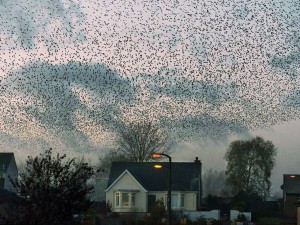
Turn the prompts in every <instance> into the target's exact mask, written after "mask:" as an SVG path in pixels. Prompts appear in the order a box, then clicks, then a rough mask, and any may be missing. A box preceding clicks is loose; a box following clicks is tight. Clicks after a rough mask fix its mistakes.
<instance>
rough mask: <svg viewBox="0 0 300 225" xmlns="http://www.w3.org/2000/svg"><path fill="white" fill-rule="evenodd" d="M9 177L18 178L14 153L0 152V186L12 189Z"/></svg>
mask: <svg viewBox="0 0 300 225" xmlns="http://www.w3.org/2000/svg"><path fill="white" fill-rule="evenodd" d="M10 178H11V179H15V180H16V179H17V178H18V169H17V165H16V161H15V157H14V153H9V152H0V188H2V189H6V190H9V191H10V190H12V189H13V186H12V184H11V182H10Z"/></svg>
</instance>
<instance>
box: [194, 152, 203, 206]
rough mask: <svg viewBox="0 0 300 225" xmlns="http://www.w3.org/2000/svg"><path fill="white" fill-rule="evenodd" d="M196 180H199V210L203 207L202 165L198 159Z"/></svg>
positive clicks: (195, 161) (195, 169) (196, 162)
mask: <svg viewBox="0 0 300 225" xmlns="http://www.w3.org/2000/svg"><path fill="white" fill-rule="evenodd" d="M194 178H196V179H197V180H198V193H197V210H200V209H201V206H202V163H201V161H200V160H199V159H198V157H196V158H195V160H194Z"/></svg>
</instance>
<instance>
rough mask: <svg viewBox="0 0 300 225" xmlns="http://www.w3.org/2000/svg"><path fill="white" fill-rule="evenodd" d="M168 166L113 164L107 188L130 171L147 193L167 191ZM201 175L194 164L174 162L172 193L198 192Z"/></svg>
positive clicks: (143, 163)
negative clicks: (156, 167) (125, 172)
mask: <svg viewBox="0 0 300 225" xmlns="http://www.w3.org/2000/svg"><path fill="white" fill-rule="evenodd" d="M198 162H200V161H198ZM156 164H161V165H162V166H163V168H161V169H155V168H154V165H156ZM168 164H169V163H168V162H159V163H158V162H139V163H137V162H113V163H112V167H111V170H110V175H109V179H108V183H107V187H110V186H111V184H113V182H114V181H115V180H116V179H118V177H119V176H120V175H121V174H122V173H123V172H124V171H125V170H128V171H129V172H130V174H132V176H134V178H135V179H136V180H137V181H138V182H139V183H140V184H141V185H142V186H143V187H144V188H145V189H146V190H147V191H165V190H167V188H168ZM195 171H197V173H196V172H195ZM199 173H200V169H199V170H198V169H196V167H195V163H194V162H173V163H172V185H171V186H172V191H197V190H198V177H199Z"/></svg>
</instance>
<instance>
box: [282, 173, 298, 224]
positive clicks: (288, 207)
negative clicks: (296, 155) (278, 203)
mask: <svg viewBox="0 0 300 225" xmlns="http://www.w3.org/2000/svg"><path fill="white" fill-rule="evenodd" d="M299 198H300V175H295V174H284V175H283V204H284V216H286V217H290V218H292V217H294V218H295V217H296V215H297V209H296V203H297V200H298V199H299Z"/></svg>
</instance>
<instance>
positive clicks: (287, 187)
mask: <svg viewBox="0 0 300 225" xmlns="http://www.w3.org/2000/svg"><path fill="white" fill-rule="evenodd" d="M283 189H284V192H285V193H286V194H300V175H298V174H284V175H283Z"/></svg>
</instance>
